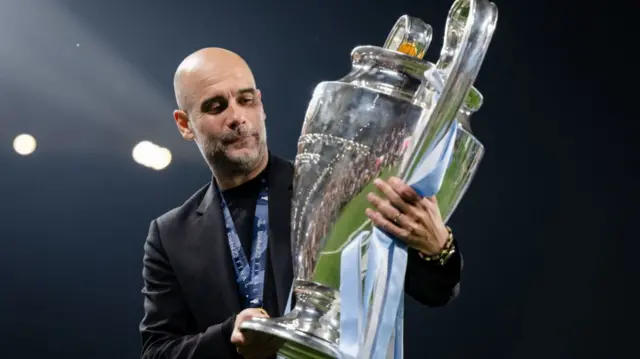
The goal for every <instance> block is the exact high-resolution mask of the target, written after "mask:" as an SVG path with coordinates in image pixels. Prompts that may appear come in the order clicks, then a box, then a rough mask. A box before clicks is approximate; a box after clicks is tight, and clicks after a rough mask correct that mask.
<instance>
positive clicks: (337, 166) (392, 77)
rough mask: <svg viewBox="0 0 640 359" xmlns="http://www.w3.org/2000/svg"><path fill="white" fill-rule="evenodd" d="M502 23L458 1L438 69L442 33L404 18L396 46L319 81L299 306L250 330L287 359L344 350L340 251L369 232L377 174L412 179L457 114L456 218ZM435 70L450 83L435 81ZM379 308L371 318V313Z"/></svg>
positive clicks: (370, 51) (302, 192) (476, 2)
mask: <svg viewBox="0 0 640 359" xmlns="http://www.w3.org/2000/svg"><path fill="white" fill-rule="evenodd" d="M496 20H497V8H496V7H495V5H494V4H492V3H490V2H488V1H487V0H457V1H455V2H454V4H453V6H452V7H451V9H450V11H449V15H448V18H447V24H446V29H445V39H444V46H443V48H442V50H441V53H440V58H439V60H438V62H437V63H436V64H431V63H428V62H426V61H423V60H422V56H423V55H424V52H425V51H426V49H427V47H428V46H429V43H430V41H431V28H430V26H428V25H426V24H424V23H423V22H422V21H421V20H420V19H416V18H411V17H408V16H403V17H401V18H400V19H399V20H398V21H397V22H396V24H395V26H394V28H393V29H392V31H391V33H390V35H389V37H388V38H387V40H386V42H385V47H375V46H360V47H356V48H355V49H354V50H353V51H352V54H351V58H352V71H351V72H350V73H349V74H348V75H347V76H345V77H344V78H342V79H340V80H339V81H327V82H322V83H320V84H318V85H317V87H316V89H315V91H314V92H313V96H312V98H311V101H310V103H309V106H308V109H307V113H306V116H305V121H304V125H303V127H302V134H301V136H300V138H299V141H298V152H297V156H296V160H295V174H294V194H293V202H292V212H291V216H292V218H291V220H292V222H291V223H292V233H291V235H292V238H291V240H292V250H293V253H292V255H293V265H294V276H295V278H296V281H295V283H294V296H295V300H296V306H295V308H294V309H293V310H292V311H291V313H289V314H287V315H285V316H284V317H281V318H272V319H252V320H250V321H247V322H245V323H244V324H243V325H242V328H243V329H245V330H256V331H261V332H265V333H268V334H271V335H275V336H277V337H280V338H282V339H284V341H285V344H284V345H283V347H282V349H281V350H280V352H279V354H280V355H281V356H282V357H285V358H292V359H294V358H295V359H300V358H317V357H333V358H338V357H339V355H340V354H339V350H338V346H339V340H340V339H339V338H340V335H339V323H340V296H339V293H338V289H339V287H340V257H341V254H342V250H343V249H344V247H345V246H346V245H347V244H348V243H349V242H350V241H351V240H352V239H353V238H354V237H355V236H356V235H357V234H359V233H361V232H362V231H364V230H370V229H371V223H370V221H368V219H367V217H366V215H365V208H367V207H368V206H369V203H368V201H367V199H366V195H367V193H368V192H371V191H376V190H375V187H374V186H373V184H372V181H373V180H374V179H375V178H389V177H390V176H399V177H401V178H403V179H405V180H408V179H409V178H410V177H411V175H412V174H413V173H414V172H415V170H416V168H417V166H418V165H419V163H420V162H421V160H422V159H423V158H424V156H425V154H426V151H428V150H429V149H430V148H432V147H433V145H434V144H436V143H438V142H439V141H440V140H441V139H442V138H443V136H444V133H445V131H446V130H447V129H448V128H449V127H450V126H451V124H452V122H453V121H454V120H455V119H456V118H457V120H458V126H459V127H458V130H459V131H458V135H457V137H456V142H455V146H454V154H453V158H452V160H451V163H450V165H449V167H448V169H447V172H446V174H445V179H444V182H443V185H442V187H441V189H440V191H439V193H438V195H437V197H438V202H439V206H440V211H441V212H442V215H443V218H444V219H445V220H448V218H449V217H450V216H451V214H452V213H453V211H454V210H455V208H456V207H457V205H458V203H459V202H460V200H461V198H462V196H463V195H464V193H465V192H466V190H467V188H468V186H469V183H470V182H471V180H472V179H473V175H474V174H475V171H476V169H477V166H478V164H479V162H480V160H481V158H482V155H483V153H484V148H483V146H482V144H481V143H480V142H479V141H478V140H477V139H476V138H475V137H474V136H473V134H472V133H471V128H470V126H469V117H470V116H471V114H472V113H473V112H475V111H477V110H478V109H479V108H480V106H481V104H482V96H481V95H480V93H479V92H478V91H477V90H476V89H474V88H472V85H473V82H474V81H475V78H476V76H477V74H478V71H479V69H480V66H481V64H482V61H483V59H484V56H485V53H486V51H487V48H488V45H489V42H490V39H491V36H492V34H493V32H494V29H495V25H496ZM433 67H435V68H436V69H437V70H438V72H439V74H440V75H441V76H442V77H443V79H444V81H445V83H444V89H443V91H442V93H440V94H439V95H436V92H435V91H434V86H433V85H432V84H430V83H429V82H428V81H427V79H426V78H425V76H424V72H425V70H427V69H430V68H433ZM369 315H371V313H369Z"/></svg>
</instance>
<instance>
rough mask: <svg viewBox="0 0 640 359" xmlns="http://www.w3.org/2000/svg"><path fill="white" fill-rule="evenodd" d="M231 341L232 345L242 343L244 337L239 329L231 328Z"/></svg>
mask: <svg viewBox="0 0 640 359" xmlns="http://www.w3.org/2000/svg"><path fill="white" fill-rule="evenodd" d="M231 343H232V344H234V345H244V343H245V338H244V335H243V334H242V332H241V331H240V330H238V329H234V330H233V333H231Z"/></svg>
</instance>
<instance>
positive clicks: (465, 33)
mask: <svg viewBox="0 0 640 359" xmlns="http://www.w3.org/2000/svg"><path fill="white" fill-rule="evenodd" d="M497 20H498V8H497V7H496V5H495V4H494V3H491V2H489V1H488V0H456V2H455V3H454V4H453V5H452V6H451V8H450V10H449V14H448V16H447V22H446V29H445V38H444V44H443V46H442V50H441V52H440V58H439V59H438V62H437V63H436V68H437V69H438V71H439V72H440V73H441V74H442V75H443V77H444V79H445V83H444V87H443V90H442V92H441V93H440V95H439V97H438V100H437V101H434V102H433V103H432V104H431V105H430V106H429V109H428V111H427V114H426V117H427V119H426V121H425V125H426V126H427V129H426V130H425V131H424V132H422V135H421V136H420V138H419V139H418V140H417V142H416V150H415V151H413V153H412V154H411V158H410V159H409V161H408V165H407V167H406V168H405V170H404V171H403V172H404V173H403V177H404V179H405V180H407V179H409V178H410V177H411V175H412V174H413V172H414V171H415V170H416V169H417V168H418V166H420V164H421V161H422V159H423V158H424V156H425V154H426V153H427V152H428V151H429V150H430V149H431V145H433V144H436V143H438V142H439V141H440V140H441V139H442V138H443V137H444V136H445V134H446V131H447V129H448V128H449V127H450V125H451V123H452V121H454V120H455V118H456V115H457V114H458V111H459V109H460V108H461V106H462V105H463V101H464V100H465V98H466V97H467V94H468V93H469V91H470V90H471V89H472V86H473V83H474V81H475V79H476V77H477V76H478V72H479V71H480V67H481V66H482V61H483V60H484V56H485V54H486V53H487V50H488V48H489V43H490V42H491V38H492V36H493V33H494V31H495V28H496V22H497ZM423 86H425V87H431V85H430V84H429V83H428V82H425V83H424V84H423ZM432 92H433V91H426V90H424V91H418V92H417V93H416V95H417V96H424V95H425V94H428V93H432ZM476 100H478V98H477V97H476ZM479 101H480V102H481V101H482V100H481V97H480V100H479ZM426 102H430V101H428V100H426ZM476 105H477V104H476Z"/></svg>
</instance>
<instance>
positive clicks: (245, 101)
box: [238, 97, 254, 105]
mask: <svg viewBox="0 0 640 359" xmlns="http://www.w3.org/2000/svg"><path fill="white" fill-rule="evenodd" d="M253 101H254V98H253V97H241V98H240V100H239V101H238V102H239V103H240V104H241V105H250V104H252V103H253Z"/></svg>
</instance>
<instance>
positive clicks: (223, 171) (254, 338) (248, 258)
mask: <svg viewBox="0 0 640 359" xmlns="http://www.w3.org/2000/svg"><path fill="white" fill-rule="evenodd" d="M174 90H175V95H176V102H177V105H178V109H177V110H175V111H174V113H173V117H174V120H175V122H176V125H177V127H178V130H179V131H180V134H181V135H182V137H183V138H184V139H185V140H188V141H193V142H195V144H196V146H198V149H199V150H200V153H201V154H202V156H203V157H204V159H205V161H206V163H207V164H208V166H209V168H210V169H211V172H212V178H211V180H210V182H209V183H207V184H206V185H205V186H204V187H202V188H201V189H199V190H198V191H197V192H196V193H195V194H194V195H193V196H191V198H189V199H187V201H186V202H185V203H184V204H182V205H181V206H179V207H177V208H174V209H173V210H171V211H169V212H167V213H165V214H163V215H161V216H160V217H158V218H157V219H155V220H153V221H152V222H151V226H150V228H149V234H148V236H147V239H146V241H145V245H144V258H143V279H144V288H143V291H142V292H143V294H144V310H145V315H144V318H143V319H142V322H141V323H140V333H141V337H142V344H143V350H142V358H145V359H152V358H154V359H159V358H165V359H213V358H221V359H223V358H242V357H245V358H272V357H275V353H276V352H277V350H278V347H279V345H280V342H279V341H278V340H276V339H274V338H271V337H265V336H263V335H260V334H256V333H243V332H241V331H240V330H239V329H238V328H239V325H240V324H241V323H242V322H243V321H245V320H247V319H249V318H251V317H269V316H282V315H283V314H284V312H285V306H286V303H287V299H288V295H289V290H290V288H291V284H292V280H293V276H292V258H291V246H290V217H289V215H290V212H291V195H292V194H291V191H292V182H293V165H292V164H291V162H289V161H287V160H285V159H282V158H280V157H278V156H276V155H274V154H271V153H270V152H269V150H268V148H267V140H266V138H267V137H266V130H265V119H266V115H265V112H264V108H263V106H262V101H261V93H260V91H259V90H258V89H257V88H256V84H255V80H254V77H253V74H252V73H251V70H250V69H249V66H248V65H247V64H246V63H245V61H244V60H243V59H242V58H241V57H240V56H238V55H237V54H235V53H233V52H231V51H228V50H225V49H219V48H206V49H202V50H199V51H197V52H195V53H193V54H191V55H189V56H188V57H187V58H186V59H184V61H183V62H182V63H181V64H180V65H179V66H178V69H177V71H176V74H175V77H174ZM376 186H377V187H378V189H380V191H381V192H382V193H384V195H383V196H377V195H375V194H373V193H370V194H369V197H368V198H369V200H370V201H371V204H372V208H369V209H367V210H366V214H367V215H368V216H369V218H371V220H372V221H373V223H375V224H376V225H378V226H381V227H384V228H385V229H386V230H387V231H389V232H390V233H392V234H393V235H394V236H395V237H396V238H397V239H398V240H401V241H404V242H406V243H407V244H408V246H409V261H408V266H407V275H406V279H405V288H406V292H407V294H409V295H410V296H412V297H413V298H415V299H416V300H418V301H419V302H421V303H423V304H424V305H428V306H441V305H444V304H446V303H448V302H449V301H450V300H451V299H452V298H453V297H455V296H456V294H457V291H458V285H459V280H460V273H461V269H462V257H461V255H460V252H459V251H458V250H456V248H457V247H456V243H455V240H454V239H453V235H452V233H451V230H450V229H449V228H448V227H446V226H445V224H444V223H443V221H442V218H441V216H440V212H439V210H438V206H437V203H436V200H435V198H420V197H419V196H418V195H417V194H416V193H415V192H414V191H413V190H412V189H411V188H410V187H409V186H407V185H406V184H405V183H403V182H402V181H401V180H399V179H397V178H392V179H389V180H388V181H382V180H377V181H376ZM256 247H258V248H265V247H266V248H267V250H265V251H262V253H254V249H255V248H256ZM258 252H260V251H258ZM260 254H261V255H260ZM250 268H252V269H255V270H253V271H252V270H251V269H250ZM254 272H255V273H257V274H256V275H255V276H254V277H253V280H252V278H251V275H249V276H243V273H249V274H251V273H254ZM261 279H262V280H261Z"/></svg>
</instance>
